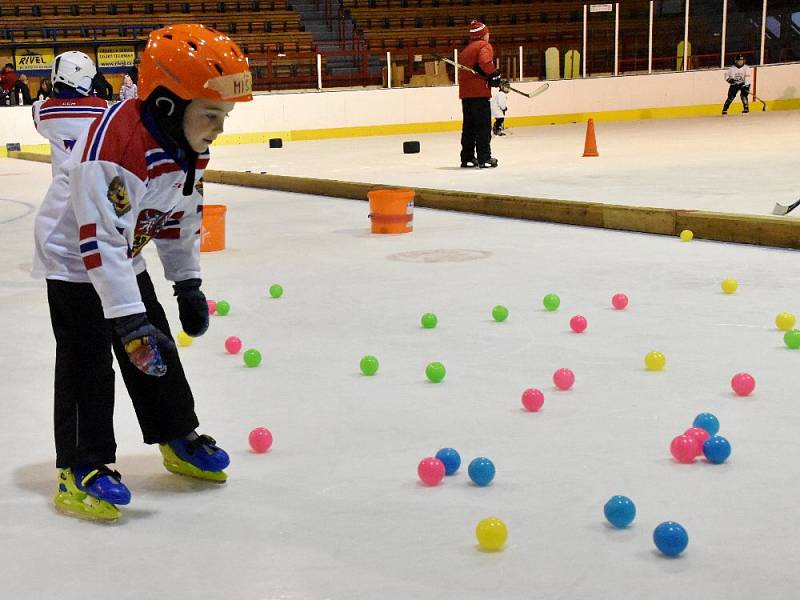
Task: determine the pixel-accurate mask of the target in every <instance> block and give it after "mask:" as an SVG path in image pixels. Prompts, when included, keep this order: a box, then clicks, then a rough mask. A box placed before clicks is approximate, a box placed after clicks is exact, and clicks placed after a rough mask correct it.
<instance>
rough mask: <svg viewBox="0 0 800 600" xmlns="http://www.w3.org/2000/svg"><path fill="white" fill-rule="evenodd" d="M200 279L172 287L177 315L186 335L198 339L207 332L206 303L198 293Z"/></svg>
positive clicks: (179, 283)
mask: <svg viewBox="0 0 800 600" xmlns="http://www.w3.org/2000/svg"><path fill="white" fill-rule="evenodd" d="M202 283H203V280H202V279H187V280H185V281H179V282H178V283H176V284H175V285H173V286H172V289H174V290H175V295H176V296H177V297H178V315H179V316H180V318H181V325H182V326H183V330H184V331H185V332H186V334H187V335H190V336H192V337H198V336H201V335H203V334H204V333H205V332H206V331H207V330H208V302H207V301H206V296H205V294H203V292H201V291H200V284H202Z"/></svg>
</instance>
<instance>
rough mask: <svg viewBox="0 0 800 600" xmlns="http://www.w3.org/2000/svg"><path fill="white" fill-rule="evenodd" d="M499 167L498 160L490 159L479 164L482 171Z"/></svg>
mask: <svg viewBox="0 0 800 600" xmlns="http://www.w3.org/2000/svg"><path fill="white" fill-rule="evenodd" d="M496 166H497V159H496V158H490V159H488V160H484V161H481V162H479V163H478V167H480V168H481V169H494V168H495V167H496Z"/></svg>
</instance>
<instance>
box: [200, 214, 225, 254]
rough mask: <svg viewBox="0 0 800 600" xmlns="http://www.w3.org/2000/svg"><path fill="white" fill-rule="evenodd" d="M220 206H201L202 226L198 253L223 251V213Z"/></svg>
mask: <svg viewBox="0 0 800 600" xmlns="http://www.w3.org/2000/svg"><path fill="white" fill-rule="evenodd" d="M227 210H228V208H227V207H226V206H223V205H222V204H206V205H204V206H203V225H202V226H201V227H200V252H216V251H217V250H225V213H226V212H227Z"/></svg>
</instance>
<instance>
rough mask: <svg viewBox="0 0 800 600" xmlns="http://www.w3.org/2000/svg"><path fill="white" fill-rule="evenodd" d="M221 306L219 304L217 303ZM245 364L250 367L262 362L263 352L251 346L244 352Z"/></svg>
mask: <svg viewBox="0 0 800 600" xmlns="http://www.w3.org/2000/svg"><path fill="white" fill-rule="evenodd" d="M217 306H219V305H217ZM244 364H246V365H247V366H248V367H250V368H253V367H257V366H258V365H260V364H261V352H259V351H258V350H256V349H255V348H250V349H249V350H247V351H245V353H244Z"/></svg>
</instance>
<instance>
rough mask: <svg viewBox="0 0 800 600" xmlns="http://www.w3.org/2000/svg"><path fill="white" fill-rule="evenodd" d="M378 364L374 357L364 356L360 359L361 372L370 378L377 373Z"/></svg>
mask: <svg viewBox="0 0 800 600" xmlns="http://www.w3.org/2000/svg"><path fill="white" fill-rule="evenodd" d="M379 366H380V363H379V362H378V359H377V358H375V357H374V356H365V357H364V358H362V359H361V372H362V373H363V374H364V375H366V376H367V377H372V376H373V375H375V373H377V372H378V367H379Z"/></svg>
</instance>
